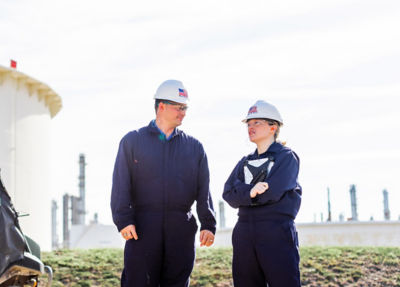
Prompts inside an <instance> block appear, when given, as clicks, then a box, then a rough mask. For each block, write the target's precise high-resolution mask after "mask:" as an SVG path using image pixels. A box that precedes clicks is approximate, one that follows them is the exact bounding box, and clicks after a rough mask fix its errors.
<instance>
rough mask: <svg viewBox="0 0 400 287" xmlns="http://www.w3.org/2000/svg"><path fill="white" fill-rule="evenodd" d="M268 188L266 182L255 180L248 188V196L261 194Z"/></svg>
mask: <svg viewBox="0 0 400 287" xmlns="http://www.w3.org/2000/svg"><path fill="white" fill-rule="evenodd" d="M267 189H268V183H266V182H257V183H256V185H255V186H253V188H252V189H251V190H250V197H251V198H254V197H256V196H257V194H262V193H264V192H265V191H266V190H267Z"/></svg>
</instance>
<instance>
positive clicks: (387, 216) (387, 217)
mask: <svg viewBox="0 0 400 287" xmlns="http://www.w3.org/2000/svg"><path fill="white" fill-rule="evenodd" d="M383 218H384V219H385V220H390V210H389V193H388V192H387V190H386V189H384V190H383Z"/></svg>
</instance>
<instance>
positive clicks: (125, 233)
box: [120, 224, 139, 240]
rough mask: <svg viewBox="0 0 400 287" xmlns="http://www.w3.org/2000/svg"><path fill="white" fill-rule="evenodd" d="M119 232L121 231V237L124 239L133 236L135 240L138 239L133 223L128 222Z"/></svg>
mask: <svg viewBox="0 0 400 287" xmlns="http://www.w3.org/2000/svg"><path fill="white" fill-rule="evenodd" d="M120 233H121V235H122V237H123V238H124V239H125V240H129V239H132V238H134V239H135V240H138V239H139V237H138V236H137V233H136V227H135V225H132V224H130V225H128V226H127V227H125V228H123V229H122V230H121V231H120Z"/></svg>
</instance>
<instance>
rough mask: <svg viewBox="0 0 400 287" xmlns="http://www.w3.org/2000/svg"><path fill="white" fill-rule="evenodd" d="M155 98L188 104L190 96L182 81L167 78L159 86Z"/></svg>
mask: <svg viewBox="0 0 400 287" xmlns="http://www.w3.org/2000/svg"><path fill="white" fill-rule="evenodd" d="M154 99H158V100H168V101H173V102H177V103H180V104H186V102H187V101H188V100H189V97H188V93H187V91H186V89H185V87H184V86H183V84H182V82H180V81H177V80H167V81H165V82H163V83H162V84H161V85H160V86H159V87H158V89H157V91H156V94H155V95H154Z"/></svg>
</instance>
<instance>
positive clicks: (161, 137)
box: [150, 120, 177, 141]
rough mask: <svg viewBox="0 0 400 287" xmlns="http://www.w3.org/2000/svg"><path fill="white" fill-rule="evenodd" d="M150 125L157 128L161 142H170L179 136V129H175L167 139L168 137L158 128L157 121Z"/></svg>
mask: <svg viewBox="0 0 400 287" xmlns="http://www.w3.org/2000/svg"><path fill="white" fill-rule="evenodd" d="M150 125H151V126H152V127H155V128H156V129H157V131H158V133H159V138H160V140H166V141H169V140H170V139H172V138H173V137H174V136H175V135H176V134H177V129H176V128H175V129H174V130H173V132H172V133H171V134H170V135H169V137H167V135H166V134H165V133H164V132H163V131H162V130H161V129H160V128H159V127H158V126H157V124H156V120H152V121H151V122H150Z"/></svg>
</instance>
